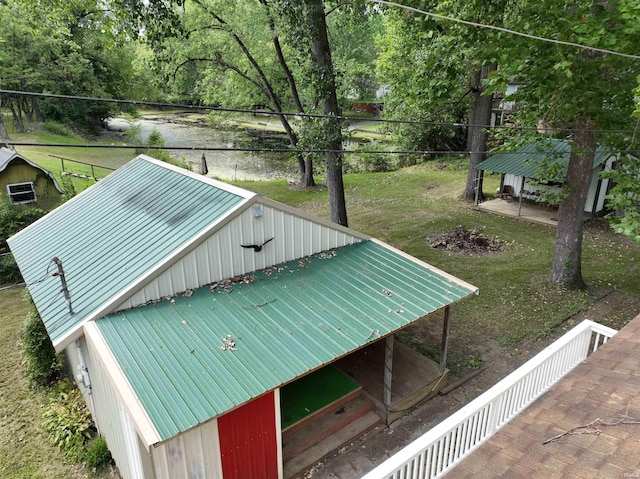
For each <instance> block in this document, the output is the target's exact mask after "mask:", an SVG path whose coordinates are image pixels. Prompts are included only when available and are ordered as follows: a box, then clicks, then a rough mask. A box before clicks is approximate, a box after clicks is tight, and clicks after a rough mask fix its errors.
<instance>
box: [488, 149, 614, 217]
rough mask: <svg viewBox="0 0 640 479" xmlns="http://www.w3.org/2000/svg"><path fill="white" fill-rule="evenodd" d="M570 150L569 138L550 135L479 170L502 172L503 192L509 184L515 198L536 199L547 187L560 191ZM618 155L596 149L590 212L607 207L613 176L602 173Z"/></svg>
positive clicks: (497, 156) (494, 157)
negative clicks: (555, 137)
mask: <svg viewBox="0 0 640 479" xmlns="http://www.w3.org/2000/svg"><path fill="white" fill-rule="evenodd" d="M570 153H571V143H570V142H569V141H567V140H558V139H553V138H546V139H543V140H541V141H538V142H534V143H530V144H527V145H524V146H522V147H520V148H518V149H517V150H515V151H512V152H507V151H505V152H495V153H493V154H492V155H491V156H489V157H488V158H487V159H486V160H484V161H483V162H481V163H480V164H478V165H477V166H476V169H477V170H479V171H492V172H494V173H500V174H501V180H500V191H502V192H503V191H505V187H508V191H509V195H510V196H512V197H513V198H518V199H519V200H533V201H536V200H538V199H539V198H540V194H541V192H542V191H543V190H548V191H551V192H558V191H559V190H560V187H561V186H562V183H563V182H564V178H565V176H566V171H567V165H568V164H569V155H570ZM618 158H619V153H618V152H615V151H612V150H611V149H608V148H603V147H598V149H597V150H596V153H595V157H594V160H593V169H592V174H591V183H590V185H589V192H588V196H587V201H586V204H585V212H586V213H591V214H595V213H599V212H601V211H602V210H603V209H604V200H605V196H606V194H607V193H608V188H609V179H608V178H603V177H602V176H601V175H600V173H601V172H602V171H609V170H611V168H612V166H613V163H614V162H615V161H617V159H618ZM546 175H552V176H553V177H552V178H550V177H549V176H546ZM480 193H481V192H480Z"/></svg>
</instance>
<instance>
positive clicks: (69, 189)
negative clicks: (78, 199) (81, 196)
mask: <svg viewBox="0 0 640 479" xmlns="http://www.w3.org/2000/svg"><path fill="white" fill-rule="evenodd" d="M61 181H62V189H63V190H64V195H63V197H62V203H64V202H65V201H69V200H70V199H71V198H73V197H74V196H76V194H77V192H76V187H75V185H74V184H73V180H72V179H71V177H70V176H69V175H62V180H61Z"/></svg>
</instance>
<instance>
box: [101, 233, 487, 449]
mask: <svg viewBox="0 0 640 479" xmlns="http://www.w3.org/2000/svg"><path fill="white" fill-rule="evenodd" d="M475 292H477V289H476V288H475V287H474V286H471V285H468V284H466V283H464V282H462V281H460V280H456V279H455V278H453V277H451V276H449V275H447V274H446V273H444V272H442V271H439V270H437V269H435V268H433V267H431V266H429V265H426V264H425V263H421V262H418V261H417V260H415V259H414V258H411V257H408V256H407V255H404V254H402V253H401V252H398V251H396V250H394V249H392V248H390V247H388V246H386V245H382V244H380V243H378V242H376V241H372V240H368V241H363V242H361V243H356V244H353V245H349V246H345V247H342V248H340V249H336V250H330V251H327V252H324V253H320V254H316V255H313V256H311V257H306V258H303V259H301V260H297V261H292V262H288V263H284V264H280V265H278V266H274V267H270V268H267V269H265V270H261V271H256V272H254V273H252V274H250V275H247V276H244V277H243V278H235V282H228V283H224V282H223V283H221V284H220V285H218V287H217V288H216V287H215V286H214V287H212V288H210V287H204V288H200V289H198V290H196V291H194V292H188V294H186V295H183V296H178V297H175V298H173V299H172V300H171V301H168V300H163V301H160V302H157V303H154V304H150V305H146V306H141V307H138V308H133V309H130V310H127V311H123V312H119V313H115V314H113V315H111V316H107V317H104V318H101V319H98V320H97V321H96V325H97V327H98V329H99V331H100V333H101V334H102V335H103V337H104V340H105V342H106V344H107V345H108V347H109V348H110V350H111V351H112V353H113V355H114V357H115V358H116V360H117V361H118V362H119V365H120V368H121V370H122V371H123V373H124V375H125V376H126V378H127V380H128V381H129V383H130V384H131V386H132V387H133V390H134V392H135V394H136V395H137V397H138V400H139V401H140V403H141V404H142V406H143V408H144V409H145V410H146V412H147V415H148V416H149V418H150V420H151V422H152V424H153V425H154V427H155V428H156V430H157V432H158V434H159V436H160V437H161V438H162V440H166V439H168V438H170V437H173V436H174V435H176V434H178V433H180V432H182V431H185V430H187V429H189V428H191V427H193V426H196V425H198V424H200V423H202V422H204V421H206V420H208V419H211V418H213V417H217V416H219V415H220V414H223V413H225V412H226V411H229V410H230V409H232V408H234V407H236V406H238V405H241V404H243V403H245V402H247V401H249V400H251V399H252V398H255V397H257V396H260V395H261V394H263V393H265V392H267V391H270V390H273V389H274V388H277V387H279V386H281V385H283V384H285V383H287V382H290V381H292V380H294V379H295V378H297V377H300V376H302V375H304V374H306V373H307V372H309V371H312V370H314V369H316V368H318V367H320V366H322V365H324V364H327V363H330V362H332V361H334V360H335V359H337V358H339V357H341V356H344V355H346V354H348V353H350V352H352V351H354V350H356V349H358V348H360V347H361V346H363V345H365V344H367V343H368V342H371V341H375V340H376V339H379V338H381V337H383V336H385V335H388V334H389V333H391V332H394V331H396V330H398V329H400V328H402V327H404V326H406V325H408V324H410V323H411V322H413V321H416V320H417V319H419V318H422V317H423V316H425V315H427V314H429V313H432V312H434V311H436V310H438V309H440V308H443V307H444V306H446V305H449V304H451V303H453V302H455V301H458V300H459V299H461V298H464V297H465V296H468V295H470V294H473V293H475ZM227 337H229V338H230V340H231V341H233V342H234V343H235V346H234V347H233V349H235V350H231V349H222V348H221V347H222V346H224V345H225V344H226V342H225V338H227Z"/></svg>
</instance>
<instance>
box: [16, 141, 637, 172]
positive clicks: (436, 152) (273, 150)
mask: <svg viewBox="0 0 640 479" xmlns="http://www.w3.org/2000/svg"><path fill="white" fill-rule="evenodd" d="M5 143H6V144H8V145H11V146H47V147H50V148H94V149H95V148H101V149H102V148H104V149H108V148H119V149H128V150H133V149H138V150H176V151H243V152H247V153H345V154H383V155H442V156H445V155H448V156H455V155H470V154H472V153H476V154H477V153H485V154H487V155H496V154H497V155H500V154H509V155H514V154H516V155H532V154H544V153H557V152H554V151H548V152H546V151H544V150H541V151H535V152H524V151H485V152H482V151H469V150H456V151H452V150H349V149H344V150H331V149H321V148H316V149H313V148H242V147H240V148H236V147H234V148H227V147H217V146H167V145H165V146H158V145H127V144H122V145H113V144H112V145H103V144H89V143H87V144H77V143H37V142H27V141H11V140H7V141H6V142H5ZM611 151H612V152H613V151H617V150H614V149H611ZM625 153H634V154H636V153H640V150H625ZM52 156H53V155H52ZM57 158H59V157H57ZM65 159H66V158H65ZM71 161H75V160H71ZM94 166H99V165H94Z"/></svg>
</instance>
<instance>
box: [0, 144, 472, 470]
mask: <svg viewBox="0 0 640 479" xmlns="http://www.w3.org/2000/svg"><path fill="white" fill-rule="evenodd" d="M8 242H9V246H10V248H11V250H12V252H13V254H14V257H15V258H16V262H17V263H18V265H19V267H20V269H21V272H22V275H23V277H24V279H25V281H26V283H27V284H28V285H29V291H30V293H31V296H32V298H33V300H34V303H35V304H36V306H37V308H38V311H39V312H40V315H41V317H42V319H43V321H44V324H45V327H46V329H47V332H48V334H49V336H50V338H51V340H52V342H53V345H54V346H55V348H56V350H57V351H65V354H66V357H67V360H68V362H69V363H70V364H71V367H72V370H73V372H74V375H75V378H76V381H77V383H78V385H79V387H80V389H81V390H82V391H83V394H84V397H85V400H86V402H87V404H88V406H89V408H90V409H91V412H92V414H93V417H94V420H95V423H96V425H97V428H98V430H99V432H100V433H101V434H102V435H103V436H104V437H105V439H106V441H107V444H108V445H109V448H110V449H111V452H112V455H113V457H114V459H115V461H116V464H117V466H118V468H119V470H120V473H121V475H122V477H123V478H125V479H135V478H157V479H163V478H167V479H169V478H185V479H207V478H224V479H230V478H250V477H251V478H258V477H260V478H283V477H291V476H292V475H294V474H296V473H297V472H299V471H300V470H301V469H304V467H306V466H308V465H309V462H308V460H309V459H308V458H305V459H304V460H302V459H299V458H300V456H301V455H302V454H303V453H304V454H307V453H308V451H312V452H313V451H315V452H316V453H318V451H321V450H322V451H326V449H322V448H321V447H320V445H323V446H322V447H325V448H326V447H334V448H335V447H337V446H338V445H340V444H341V442H340V441H345V440H347V441H348V440H350V439H348V438H350V437H353V436H352V435H351V436H345V435H344V434H346V432H345V433H344V434H343V435H342V436H339V438H338V439H336V440H335V441H337V442H330V436H332V435H334V434H339V433H340V431H345V430H347V432H348V431H351V434H353V431H362V430H364V429H366V428H370V427H373V426H374V425H375V424H378V423H379V422H380V420H381V419H382V420H385V419H386V418H385V417H381V416H380V414H379V413H378V412H376V410H375V408H374V409H371V408H370V407H365V404H371V399H370V394H369V393H367V394H364V392H363V386H362V384H361V383H360V382H359V379H358V378H359V377H363V376H368V377H372V376H376V377H379V383H380V384H381V385H383V386H384V387H383V386H380V391H381V392H380V396H381V397H380V398H379V399H380V403H382V405H383V407H386V408H387V409H388V410H398V411H399V410H400V409H402V408H400V407H397V406H395V405H394V394H396V392H397V391H398V388H397V387H396V385H395V383H394V378H397V375H398V374H399V373H400V371H401V369H402V367H401V366H402V365H401V364H400V359H402V358H405V357H411V358H412V359H411V361H414V360H417V359H415V357H414V356H412V355H411V353H408V352H407V351H406V350H405V349H404V348H403V347H402V345H400V344H399V343H397V342H396V341H394V333H396V332H397V331H399V330H400V329H402V328H404V327H406V326H407V325H409V324H412V323H414V322H415V321H418V320H420V319H424V318H427V317H432V315H434V313H441V315H440V316H433V317H434V318H435V319H437V318H438V317H442V316H443V317H444V327H443V332H444V337H443V354H442V362H441V364H440V365H439V366H440V367H436V368H435V370H436V375H435V377H432V378H431V379H429V381H431V382H430V383H429V384H428V385H427V386H428V387H429V390H428V392H429V393H433V392H434V391H436V392H437V388H438V387H441V385H442V384H444V383H446V380H445V379H446V369H445V367H444V358H445V357H446V332H447V324H448V320H449V307H450V305H452V304H453V303H455V302H457V301H459V300H461V299H463V298H465V297H467V296H469V295H472V294H475V293H477V288H475V287H474V286H472V285H470V284H468V283H465V282H464V281H462V280H460V279H457V278H455V277H453V276H451V275H449V274H447V273H445V272H443V271H441V270H439V269H437V268H434V267H433V266H431V265H428V264H426V263H424V262H422V261H420V260H418V259H416V258H414V257H411V256H409V255H407V254H405V253H403V252H401V251H399V250H397V249H395V248H393V247H391V246H389V245H387V244H385V243H383V242H381V241H378V240H376V239H373V238H371V237H369V236H367V235H364V234H361V233H358V232H356V231H354V230H351V229H349V228H345V227H342V226H340V225H336V224H334V223H330V222H328V221H326V220H323V219H320V218H316V217H313V216H310V215H307V214H305V213H303V212H301V211H299V210H296V209H294V208H291V207H288V206H286V205H284V204H281V203H278V202H275V201H272V200H269V199H267V198H264V197H261V196H258V195H256V194H254V193H252V192H249V191H247V190H243V189H240V188H237V187H234V186H231V185H227V184H224V183H221V182H218V181H216V180H213V179H211V178H207V177H205V176H202V175H198V174H196V173H193V172H190V171H187V170H183V169H180V168H177V167H175V166H172V165H169V164H166V163H163V162H160V161H157V160H155V159H152V158H150V157H147V156H144V155H141V156H139V157H137V158H136V159H134V160H133V161H131V162H130V163H128V164H127V165H125V166H123V167H121V168H120V169H118V170H117V171H115V172H114V173H112V174H110V175H109V176H107V177H106V178H105V179H103V180H101V181H100V182H99V183H96V184H95V185H93V186H91V187H90V188H88V189H87V190H86V191H84V192H82V193H81V194H79V195H77V196H76V197H74V198H73V199H71V200H70V201H68V202H66V203H65V204H63V205H62V206H60V207H58V208H57V209H55V210H53V211H52V212H51V213H49V214H48V215H46V216H45V217H43V218H41V219H40V220H38V221H37V222H35V223H33V224H32V225H30V226H28V227H27V228H25V229H24V230H23V231H21V232H20V233H18V234H17V235H15V236H14V237H12V238H10V239H9V241H8ZM53 271H55V272H56V274H55V275H52V274H51V273H52V272H53ZM379 353H380V354H379ZM350 358H353V360H351V361H349V359H350ZM363 358H364V359H363ZM425 359H426V358H425ZM345 361H346V364H341V363H344V362H345ZM414 364H415V363H414ZM436 366H437V365H436ZM350 368H351V369H350ZM426 369H428V367H427V368H426ZM409 370H410V371H411V373H410V374H409V376H411V378H412V379H415V378H418V377H420V376H421V374H423V373H424V370H425V368H423V367H422V366H419V367H415V366H414V367H412V368H409ZM362 373H364V374H362ZM403 374H407V373H403ZM401 376H402V374H401ZM422 392H423V391H421V392H420V394H422ZM412 394H413V393H412ZM424 397H426V396H425V395H422V396H421V397H420V398H419V399H424ZM382 416H384V414H382ZM327 441H329V442H327ZM327 444H328V446H327ZM325 453H326V452H325ZM317 459H318V458H317V457H316V460H317Z"/></svg>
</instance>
